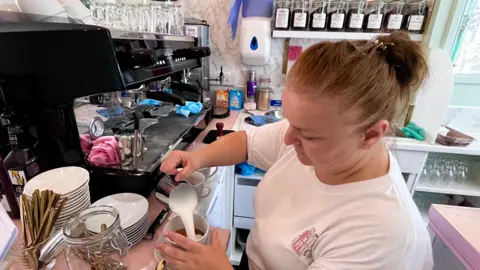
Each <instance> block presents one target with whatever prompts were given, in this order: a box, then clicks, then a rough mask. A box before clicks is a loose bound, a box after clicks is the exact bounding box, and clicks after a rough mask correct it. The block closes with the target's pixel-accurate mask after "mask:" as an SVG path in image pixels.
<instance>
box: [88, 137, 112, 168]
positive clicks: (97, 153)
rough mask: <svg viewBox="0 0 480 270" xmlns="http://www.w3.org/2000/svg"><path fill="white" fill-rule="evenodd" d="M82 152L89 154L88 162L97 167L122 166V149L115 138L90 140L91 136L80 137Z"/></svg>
mask: <svg viewBox="0 0 480 270" xmlns="http://www.w3.org/2000/svg"><path fill="white" fill-rule="evenodd" d="M80 144H81V145H82V151H83V152H84V153H89V155H88V161H89V162H90V163H92V164H93V165H95V166H100V165H117V164H120V148H119V146H118V141H117V138H115V136H104V137H100V138H98V139H96V140H95V141H93V143H92V141H91V140H90V136H89V135H85V134H83V135H81V136H80Z"/></svg>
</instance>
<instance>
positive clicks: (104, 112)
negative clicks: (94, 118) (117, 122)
mask: <svg viewBox="0 0 480 270" xmlns="http://www.w3.org/2000/svg"><path fill="white" fill-rule="evenodd" d="M96 112H97V113H98V114H100V115H101V116H103V117H107V118H110V117H114V116H121V115H123V114H124V113H125V110H124V109H123V108H122V107H120V106H115V107H112V108H106V109H98V110H96Z"/></svg>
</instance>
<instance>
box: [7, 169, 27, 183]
mask: <svg viewBox="0 0 480 270" xmlns="http://www.w3.org/2000/svg"><path fill="white" fill-rule="evenodd" d="M8 177H10V182H12V185H16V186H24V185H25V183H26V182H27V178H26V177H25V172H24V171H14V170H8Z"/></svg>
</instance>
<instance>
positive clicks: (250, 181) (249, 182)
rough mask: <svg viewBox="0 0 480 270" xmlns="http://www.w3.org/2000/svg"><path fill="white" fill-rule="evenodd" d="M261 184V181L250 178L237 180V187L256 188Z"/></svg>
mask: <svg viewBox="0 0 480 270" xmlns="http://www.w3.org/2000/svg"><path fill="white" fill-rule="evenodd" d="M258 183H260V180H256V179H248V178H237V185H239V186H249V187H256V186H258Z"/></svg>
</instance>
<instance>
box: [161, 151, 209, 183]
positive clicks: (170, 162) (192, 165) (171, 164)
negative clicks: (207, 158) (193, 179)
mask: <svg viewBox="0 0 480 270" xmlns="http://www.w3.org/2000/svg"><path fill="white" fill-rule="evenodd" d="M178 167H182V168H183V169H182V170H181V171H177V168H178ZM198 169H200V160H199V158H196V157H195V154H194V153H192V152H185V151H173V152H171V153H170V154H169V155H168V156H167V157H166V158H165V159H164V160H163V161H162V165H161V166H160V171H162V172H164V173H166V174H169V175H177V176H176V177H175V180H176V181H181V180H182V179H185V178H187V177H188V176H189V175H191V174H192V173H193V172H194V171H196V170H198Z"/></svg>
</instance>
